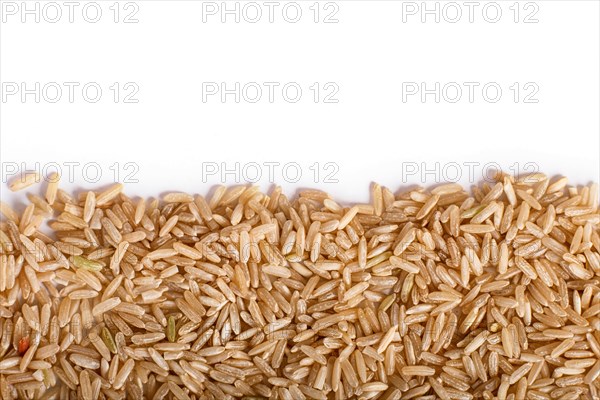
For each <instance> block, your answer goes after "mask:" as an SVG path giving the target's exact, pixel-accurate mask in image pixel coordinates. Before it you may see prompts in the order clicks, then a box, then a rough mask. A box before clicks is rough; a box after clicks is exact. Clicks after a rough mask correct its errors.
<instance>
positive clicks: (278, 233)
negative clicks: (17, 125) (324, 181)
mask: <svg viewBox="0 0 600 400" xmlns="http://www.w3.org/2000/svg"><path fill="white" fill-rule="evenodd" d="M53 178H57V177H53ZM496 179H497V181H496V182H495V183H492V184H488V183H485V184H482V185H481V186H479V187H476V188H474V189H473V191H472V193H467V192H466V191H464V189H463V188H462V187H461V186H460V185H457V184H452V183H450V184H444V185H441V186H437V187H434V188H433V189H431V190H424V189H417V190H413V191H410V192H407V193H402V194H398V195H394V194H393V193H392V192H391V191H390V190H388V189H386V188H384V187H381V186H379V185H373V188H372V201H371V203H370V204H357V205H353V206H351V207H345V206H343V205H340V204H338V203H336V202H335V201H334V200H333V199H331V198H330V197H329V196H328V195H327V194H326V193H324V192H321V191H317V190H308V191H303V192H301V193H300V194H299V196H298V197H297V198H295V199H288V198H287V197H286V196H285V195H284V194H283V193H282V191H281V189H280V188H276V189H274V190H273V191H272V192H271V193H268V194H265V193H261V192H260V191H259V190H258V188H256V187H247V186H237V187H229V188H226V187H219V188H217V189H216V190H215V191H214V194H213V195H212V196H211V197H210V198H206V199H205V198H204V197H202V196H199V195H190V194H185V193H170V194H168V195H166V196H164V197H163V198H162V199H161V200H156V199H154V200H144V199H142V200H139V199H135V200H134V199H132V198H130V197H128V196H126V195H125V194H124V193H123V192H122V190H123V186H122V185H120V184H117V185H114V186H112V187H110V188H109V189H107V190H105V191H102V192H93V191H90V192H86V193H81V194H78V195H70V194H68V193H66V192H64V191H62V190H60V189H59V188H58V179H53V180H52V182H51V183H49V184H48V186H47V189H46V193H45V196H43V197H42V196H37V195H34V194H29V195H28V197H29V199H30V201H31V203H30V205H29V206H27V207H26V208H25V210H24V211H23V212H22V213H17V212H15V211H14V210H12V209H11V208H10V207H9V206H8V205H7V204H5V203H0V212H1V213H2V214H3V220H2V222H0V228H1V229H0V396H1V398H2V399H5V400H6V399H17V398H21V399H85V400H91V399H111V400H113V399H178V400H183V399H186V400H187V399H206V400H211V399H234V398H244V399H273V400H275V399H281V400H302V399H319V400H326V399H362V400H367V399H382V400H384V399H389V400H392V399H393V400H396V399H406V400H408V399H423V400H425V399H427V400H433V399H443V400H446V399H459V400H460V399H465V400H470V399H486V400H491V399H498V400H505V399H508V400H511V399H513V400H519V399H525V398H526V399H536V400H549V399H598V398H599V397H598V396H600V393H599V392H600V380H599V379H598V378H599V376H600V287H599V283H600V255H599V251H600V236H599V227H600V214H599V212H598V197H599V194H598V185H597V184H592V185H590V186H587V187H574V186H568V185H567V180H566V179H565V178H560V179H550V178H548V177H546V176H545V175H543V174H540V173H538V174H533V175H529V176H527V177H523V178H518V179H517V178H514V177H511V176H508V175H501V176H498V177H497V178H496ZM30 181H32V179H30V177H28V178H27V179H26V180H25V182H24V183H23V184H13V185H12V186H11V188H13V189H15V190H16V189H22V188H24V187H26V186H29V185H30V184H31V183H32V182H30ZM45 220H49V222H48V225H49V228H50V231H51V232H50V233H43V232H42V231H40V230H39V227H40V226H41V225H42V223H43V222H44V221H45Z"/></svg>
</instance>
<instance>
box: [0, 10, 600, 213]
mask: <svg viewBox="0 0 600 400" xmlns="http://www.w3.org/2000/svg"><path fill="white" fill-rule="evenodd" d="M0 3H1V6H2V24H1V26H0V36H1V38H0V80H1V81H2V85H3V86H2V95H3V96H2V102H1V103H0V107H1V110H0V147H1V149H0V160H1V162H2V181H3V183H2V188H1V189H0V194H1V195H2V199H3V200H5V201H9V202H15V199H16V198H17V197H15V195H14V194H11V193H8V192H7V190H6V189H5V188H6V186H5V182H6V180H7V179H8V180H10V179H11V178H12V177H13V176H14V175H13V173H14V169H15V166H17V167H18V168H23V167H25V168H27V169H35V168H40V169H42V170H43V171H49V170H54V169H55V168H54V167H53V166H52V165H53V164H50V163H58V165H59V166H60V168H61V169H62V172H63V176H65V178H64V179H63V180H66V181H68V180H71V181H72V184H70V185H66V186H70V187H73V188H80V187H88V188H89V187H94V188H96V187H99V186H102V185H106V184H108V183H110V182H111V181H113V180H115V178H116V177H115V174H116V173H117V172H118V174H117V175H118V176H117V178H118V180H119V181H124V180H128V181H135V180H137V183H128V184H127V189H126V191H127V192H128V193H129V194H142V195H157V194H159V193H163V192H165V191H171V190H185V191H190V192H196V193H206V192H207V191H208V190H209V189H210V187H212V186H213V185H215V184H218V183H225V184H236V183H244V179H245V178H249V179H250V180H254V178H255V177H256V176H257V173H259V174H260V177H261V179H259V181H258V184H260V185H261V186H262V187H263V188H264V189H267V188H269V187H271V186H272V185H273V184H274V183H275V184H280V185H283V186H284V188H285V191H286V192H287V193H289V194H293V193H294V191H295V190H296V189H297V188H299V187H317V188H321V189H324V190H327V191H329V192H331V193H332V194H333V195H334V196H335V197H337V198H339V199H340V200H342V201H347V202H352V201H365V200H367V199H368V197H369V185H370V184H371V183H372V182H373V181H377V182H379V183H381V184H383V185H386V186H388V187H390V188H391V189H393V190H398V189H400V188H403V187H406V186H409V185H413V184H421V185H430V184H435V183H436V182H440V181H443V180H452V181H459V182H462V183H463V184H465V185H470V184H475V183H478V182H480V181H481V180H482V179H483V177H484V175H485V174H486V173H490V174H491V171H492V170H493V169H494V167H499V168H501V169H502V170H503V171H506V172H523V171H525V172H527V171H530V170H531V169H532V168H535V169H538V170H541V171H544V172H546V173H548V174H549V175H555V174H562V175H565V176H568V177H569V178H570V180H571V182H572V183H573V184H585V183H589V182H590V181H598V180H599V173H600V172H599V159H600V155H599V152H600V143H599V140H600V139H599V132H600V127H599V109H600V104H599V87H600V85H599V71H600V66H599V49H600V44H599V36H600V35H599V32H600V29H599V17H600V12H599V3H598V2H597V1H536V2H525V1H523V2H519V3H517V4H516V6H515V5H514V4H515V1H498V2H497V3H494V4H492V5H488V3H489V2H479V5H478V6H476V7H475V9H474V12H473V15H472V18H473V22H470V21H469V15H468V13H469V8H468V7H467V6H466V5H465V4H464V2H457V3H453V4H452V5H451V6H448V2H437V7H438V9H439V10H440V11H439V13H440V15H439V18H440V20H439V22H436V21H435V18H436V16H435V15H434V14H431V15H425V18H426V20H425V22H422V20H421V18H422V15H421V10H422V7H423V6H422V3H421V2H416V3H411V2H402V1H368V2H367V1H337V2H330V3H333V5H331V4H325V3H327V2H320V4H317V8H318V9H319V10H320V13H319V15H318V22H317V23H315V22H314V18H315V12H314V9H315V6H314V5H313V4H314V3H315V2H314V1H298V2H297V4H298V5H299V7H300V9H301V10H302V16H301V18H300V20H299V21H298V22H297V23H291V22H288V21H286V20H285V18H284V15H283V12H282V9H283V7H284V6H285V5H286V4H287V3H288V2H280V3H279V5H278V6H276V7H275V9H274V14H273V18H274V22H272V23H271V22H269V20H268V18H269V16H268V15H267V14H268V11H269V9H268V7H267V6H266V5H265V4H264V2H258V3H257V4H258V6H259V8H260V9H261V11H262V12H263V15H262V18H261V20H260V21H259V22H257V23H250V22H248V21H247V20H245V18H244V17H245V16H244V15H243V14H241V15H240V22H239V23H236V22H235V21H234V18H235V16H234V15H226V18H227V20H226V22H225V23H222V22H221V15H220V13H217V14H216V15H209V14H208V13H207V11H210V10H211V7H213V6H214V5H216V6H217V7H219V8H222V7H223V6H222V5H221V2H217V3H211V4H208V3H207V2H201V1H168V2H167V1H151V0H150V1H148V0H147V1H135V2H130V3H133V5H131V4H129V5H128V4H126V3H127V2H120V4H117V7H115V6H114V5H113V4H114V3H115V2H114V1H98V2H97V4H98V5H99V7H100V9H101V10H102V16H101V17H100V20H99V21H98V22H97V23H90V22H87V21H86V20H85V19H84V15H83V11H82V9H83V6H85V5H86V4H88V3H89V2H80V4H79V6H78V7H76V8H75V10H74V14H73V18H74V22H72V23H71V22H69V16H68V11H69V9H68V8H67V7H66V6H65V5H64V4H63V3H62V2H58V3H54V4H58V8H59V9H60V10H61V12H62V13H63V15H62V17H61V19H60V20H59V21H58V22H56V23H51V22H49V21H48V20H49V19H53V18H54V15H55V10H53V9H50V8H49V7H47V8H46V9H45V10H46V12H47V13H48V14H47V15H44V14H43V10H44V8H43V7H44V6H45V5H46V3H48V2H35V1H28V2H26V3H27V5H28V7H30V9H34V7H36V5H35V4H36V3H37V4H38V5H37V7H39V10H40V11H39V18H40V21H39V22H36V21H35V18H36V16H35V15H34V14H31V15H29V14H25V15H24V16H23V10H22V3H21V2H20V1H19V2H7V1H4V0H3V1H1V2H0ZM7 3H11V4H12V5H11V4H7ZM246 3H247V2H239V5H238V7H240V13H243V11H242V10H243V7H244V5H246ZM409 3H410V4H409ZM15 5H16V7H17V8H18V9H17V10H16V13H15V9H14V7H13V6H15ZM415 5H416V6H417V7H418V8H419V10H417V13H416V14H415V15H412V13H411V12H412V11H415V10H414V6H415ZM455 5H458V8H457V7H456V6H455ZM484 6H485V7H487V8H486V10H487V14H485V13H484V12H483V8H484ZM53 7H54V6H53ZM90 7H92V6H88V8H87V10H88V12H89V14H87V17H88V18H90V17H91V18H92V19H93V18H94V17H95V16H94V9H95V8H94V7H95V6H94V7H92V8H90ZM110 7H113V8H112V9H111V8H110ZM228 7H230V8H233V7H235V2H231V1H229V2H228ZM287 7H288V8H287V10H288V12H289V13H288V14H286V15H285V16H286V17H287V18H288V19H293V18H294V10H295V8H296V6H295V5H292V6H287ZM310 7H313V8H312V9H311V8H310ZM427 7H429V8H430V9H434V7H436V2H432V1H429V2H427ZM452 7H454V8H452ZM511 7H512V8H511ZM116 8H118V9H119V10H120V13H119V15H118V16H117V19H118V22H117V23H115V22H114V20H113V19H114V18H115V12H114V9H116ZM497 8H500V9H501V11H502V15H501V16H500V18H499V21H498V22H495V23H492V22H490V21H489V20H493V19H495V18H496V15H495V11H496V9H497ZM456 9H459V10H460V11H461V12H462V17H461V18H460V20H459V21H458V22H455V23H452V22H449V21H448V20H449V19H453V18H454V17H455V12H456ZM516 9H518V10H519V15H516V14H515V10H516ZM444 10H445V12H446V14H444ZM133 11H135V13H134V15H133V16H132V18H134V19H137V20H138V22H137V23H125V22H124V21H123V20H124V18H125V16H126V15H129V14H130V13H131V12H133ZM203 11H204V12H203ZM246 11H247V12H250V11H252V10H250V9H249V8H246ZM333 11H335V13H334V15H333V16H331V18H333V19H337V21H338V22H337V23H325V22H324V21H323V20H324V18H325V17H326V15H329V14H330V13H332V12H333ZM13 13H15V14H14V15H13ZM253 16H254V14H248V15H246V17H247V18H253ZM23 17H24V18H25V22H22V20H21V19H22V18H23ZM247 18H246V19H247ZM515 18H516V19H517V20H518V22H515ZM203 19H204V20H205V21H206V22H204V21H203ZM486 19H487V20H486ZM525 19H528V20H537V22H533V23H526V22H525ZM36 82H38V83H39V84H40V91H39V95H40V101H39V103H37V102H36V101H35V95H34V94H30V95H26V96H25V98H24V99H23V98H22V97H21V94H22V93H21V92H18V93H16V94H9V93H8V92H7V89H11V90H12V89H14V88H15V87H18V88H19V90H20V89H21V87H20V86H19V85H21V84H22V83H24V84H25V85H26V88H28V89H33V88H35V84H36ZM53 82H55V83H56V85H63V93H62V97H61V98H60V99H59V100H58V101H57V102H56V103H52V102H50V101H49V100H52V98H54V97H55V93H54V92H48V93H43V90H42V88H43V87H44V85H47V84H48V83H50V84H51V85H52V83H53ZM64 82H76V83H77V84H78V85H79V86H78V88H76V89H75V92H74V96H75V97H74V99H73V102H70V101H69V98H68V90H67V87H66V86H64ZM90 82H93V83H95V84H97V85H99V86H100V87H101V88H102V90H103V92H102V96H101V98H100V100H99V101H98V102H96V103H92V102H89V101H86V100H85V99H84V98H83V96H82V90H81V87H82V86H83V85H85V84H86V83H90ZM115 82H118V83H119V87H120V93H119V97H118V99H117V103H115V102H114V91H113V90H111V89H110V87H111V85H113V84H114V83H115ZM128 82H131V83H133V85H135V86H136V87H138V88H139V91H138V92H137V93H136V94H135V96H134V98H135V99H137V100H138V102H137V103H125V102H124V95H125V94H127V93H129V92H130V90H124V85H125V84H126V83H128ZM207 82H208V83H210V82H215V83H216V84H220V83H221V82H225V83H226V84H227V87H229V88H233V87H234V85H235V82H239V83H240V86H241V87H243V86H244V85H245V84H247V83H251V82H256V83H258V84H259V85H263V83H264V82H277V83H278V84H279V86H278V89H276V90H275V98H274V101H273V102H272V103H271V102H269V99H268V93H267V88H266V87H265V86H263V89H264V90H263V93H262V98H261V99H260V100H259V101H258V102H257V103H251V102H249V101H246V100H247V99H248V97H254V92H251V93H249V94H248V96H246V97H244V96H242V98H241V99H240V102H239V103H236V102H235V101H234V95H229V96H227V97H226V98H225V102H222V100H221V98H220V96H219V95H215V96H208V97H207V98H206V101H203V86H206V83H207ZM290 82H292V83H295V84H297V85H299V86H300V87H301V88H302V91H303V92H302V96H301V98H300V100H299V101H298V102H296V103H292V102H288V101H286V100H285V99H284V98H283V97H282V91H281V87H282V86H283V85H285V84H286V83H290ZM315 82H318V83H319V87H320V93H319V98H318V99H317V100H318V101H317V103H315V102H314V91H313V90H311V89H310V87H311V86H312V85H313V84H314V83H315ZM421 82H424V83H425V84H426V87H427V88H429V89H433V88H434V87H435V83H436V82H439V84H440V88H443V87H444V85H447V84H448V83H450V86H452V85H454V84H453V82H455V83H456V85H460V86H461V87H462V88H463V93H462V97H461V98H460V100H458V101H457V102H456V103H452V102H450V101H449V100H452V98H454V97H455V95H456V93H455V92H452V91H449V92H447V93H445V96H444V93H443V92H442V91H441V89H440V91H441V92H440V95H441V98H440V101H439V103H436V102H435V98H434V97H435V95H434V94H430V95H427V96H426V97H425V100H424V101H423V100H422V99H421V97H420V95H419V94H417V95H412V96H408V95H407V94H406V89H407V87H409V86H410V87H415V86H411V85H413V84H414V85H417V87H418V85H420V83H421ZM464 82H474V83H476V84H477V85H479V86H477V88H476V89H475V91H474V98H473V101H472V102H471V101H469V98H468V97H469V96H468V88H467V87H466V86H464ZM515 82H517V83H518V86H519V88H520V92H519V95H518V97H517V98H516V100H517V101H516V102H515V92H514V89H511V87H513V88H515V86H513V85H514V84H515ZM326 83H332V85H333V86H329V88H331V87H337V88H339V91H338V92H337V93H336V94H335V96H334V98H335V99H337V100H338V102H337V103H325V102H324V101H323V100H324V95H325V94H326V93H328V92H330V90H325V91H324V87H323V86H324V85H325V84H326ZM488 83H492V84H493V85H497V86H499V87H500V88H501V89H502V95H501V97H500V99H499V100H498V101H497V102H492V101H488V100H486V99H485V98H484V97H483V95H482V87H483V86H484V85H486V84H488ZM527 83H529V84H530V85H529V86H528V87H527V88H529V90H525V87H524V85H525V84H527ZM15 85H17V86H15ZM447 87H448V88H449V86H447ZM531 88H537V89H538V91H537V93H536V94H535V95H534V96H533V99H535V100H537V103H528V102H525V96H526V95H527V94H528V93H530V92H531V91H532V90H531ZM9 91H10V90H9ZM290 93H291V92H290ZM489 93H491V97H493V96H494V93H493V91H492V92H489ZM403 96H404V97H406V98H405V99H403ZM236 162H238V163H240V164H239V167H238V169H237V171H236V164H235V163H236ZM21 163H24V164H21ZM36 163H39V165H38V164H36ZM67 163H77V164H71V165H74V166H73V171H72V173H71V172H69V170H68V165H69V164H67ZM115 163H118V165H116V164H115ZM128 163H129V164H128ZM252 163H256V164H252ZM265 163H274V164H265ZM315 163H318V164H315ZM97 165H99V166H100V168H101V169H100V172H101V176H100V177H99V179H98V182H95V181H96V166H97ZM257 165H258V166H259V167H260V169H258V170H257V168H256V166H257ZM269 165H271V169H270V168H269ZM298 167H300V170H299V171H298V170H297V169H298ZM457 167H460V168H459V169H457ZM215 168H216V171H215ZM225 169H227V170H230V171H233V172H230V173H229V174H227V175H225V176H223V174H222V173H223V172H224V170H225ZM317 171H318V172H319V173H318V175H317V174H316V172H317ZM130 172H135V174H133V175H132V176H129V173H130ZM211 172H215V173H214V174H212V175H211V174H210V173H211ZM297 172H300V173H301V176H300V177H299V179H298V181H297V182H296V180H297V179H296V178H297ZM331 173H333V175H331Z"/></svg>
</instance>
